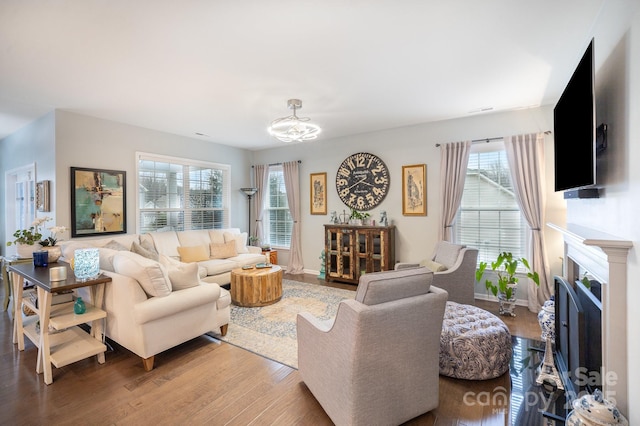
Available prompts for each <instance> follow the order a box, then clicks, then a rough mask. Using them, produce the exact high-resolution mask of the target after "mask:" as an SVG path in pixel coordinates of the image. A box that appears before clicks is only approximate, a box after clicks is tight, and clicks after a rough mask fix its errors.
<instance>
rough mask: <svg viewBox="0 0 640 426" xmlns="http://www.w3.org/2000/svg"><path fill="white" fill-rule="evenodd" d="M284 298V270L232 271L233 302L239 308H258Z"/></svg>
mask: <svg viewBox="0 0 640 426" xmlns="http://www.w3.org/2000/svg"><path fill="white" fill-rule="evenodd" d="M281 298H282V268H281V267H279V266H278V265H273V266H271V267H270V268H260V269H258V268H253V269H242V268H238V269H234V270H232V271H231V301H232V302H233V303H234V304H236V305H238V306H245V307H258V306H267V305H271V304H272V303H276V302H277V301H278V300H280V299H281Z"/></svg>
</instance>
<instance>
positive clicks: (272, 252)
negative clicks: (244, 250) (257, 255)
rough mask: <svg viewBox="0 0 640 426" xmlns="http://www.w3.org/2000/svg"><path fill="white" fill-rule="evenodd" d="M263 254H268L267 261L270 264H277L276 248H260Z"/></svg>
mask: <svg viewBox="0 0 640 426" xmlns="http://www.w3.org/2000/svg"><path fill="white" fill-rule="evenodd" d="M262 254H263V255H265V256H266V255H269V263H271V264H272V265H277V264H278V250H262Z"/></svg>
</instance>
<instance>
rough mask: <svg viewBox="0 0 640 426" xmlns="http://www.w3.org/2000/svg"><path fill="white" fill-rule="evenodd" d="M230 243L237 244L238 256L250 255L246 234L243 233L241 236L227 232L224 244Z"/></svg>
mask: <svg viewBox="0 0 640 426" xmlns="http://www.w3.org/2000/svg"><path fill="white" fill-rule="evenodd" d="M229 241H235V242H236V252H238V254H242V253H249V249H248V248H247V233H246V232H243V233H241V234H232V233H231V232H225V233H224V242H225V243H228V242H229Z"/></svg>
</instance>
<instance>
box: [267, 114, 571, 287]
mask: <svg viewBox="0 0 640 426" xmlns="http://www.w3.org/2000/svg"><path fill="white" fill-rule="evenodd" d="M552 128H553V111H552V108H551V107H544V108H534V109H527V110H520V111H514V112H507V113H495V114H484V115H475V116H471V117H469V118H464V119H456V120H447V121H440V122H436V123H429V124H423V125H418V126H411V127H402V128H397V129H392V130H388V131H382V132H375V133H366V134H361V135H356V136H351V137H345V138H339V139H333V140H323V139H321V138H320V139H318V140H316V141H313V142H307V143H299V144H293V145H289V144H287V145H285V144H283V146H282V147H280V148H274V149H267V150H262V151H257V152H255V154H254V162H255V164H270V163H277V162H283V161H292V160H302V163H301V165H300V179H301V197H302V201H301V204H302V212H301V213H302V247H303V258H304V266H305V269H306V270H308V271H310V272H317V271H319V269H320V253H321V251H322V249H323V248H324V239H323V230H324V228H323V225H324V224H325V223H327V222H328V220H329V215H327V216H317V215H311V214H310V213H309V193H310V189H309V174H310V173H317V172H327V181H328V182H327V186H328V188H327V193H328V200H327V201H328V208H327V211H328V212H331V211H332V210H336V211H338V213H341V212H342V211H343V210H346V211H349V208H348V207H347V206H346V205H345V204H343V203H342V201H341V200H340V198H339V197H338V193H337V191H336V189H335V176H336V172H337V170H338V166H339V165H340V164H341V163H342V161H343V160H344V159H345V158H346V157H347V156H349V155H350V154H353V153H356V152H370V153H372V154H376V155H378V156H379V157H380V158H381V159H382V160H383V161H384V162H385V163H386V165H387V167H388V168H389V170H390V180H391V185H390V189H389V192H388V194H387V196H386V198H385V199H384V201H383V202H382V204H381V205H379V206H378V207H377V208H375V209H373V210H372V211H371V213H372V217H373V219H375V220H378V219H379V216H380V211H382V210H386V211H387V214H388V217H389V219H390V220H393V223H394V224H395V225H396V227H397V229H396V261H402V262H411V261H419V260H422V259H424V258H426V257H427V256H429V255H430V254H431V251H432V250H433V247H434V246H435V244H436V242H437V238H438V232H437V229H438V223H439V216H440V202H439V195H438V194H439V191H440V189H439V184H440V148H437V147H436V146H435V144H436V143H447V142H455V141H460V140H468V139H481V138H490V137H498V136H508V135H515V134H523V133H534V132H544V131H546V130H552ZM545 142H546V143H545V147H546V152H547V156H546V164H547V167H546V172H547V179H546V188H547V193H548V194H549V195H548V198H547V211H546V215H547V217H546V220H547V221H553V222H556V223H564V211H565V202H564V200H563V199H562V197H561V195H560V194H554V193H553V155H552V154H553V136H552V135H549V136H547V137H546V140H545ZM422 163H424V164H426V165H427V216H426V217H425V216H420V217H415V216H403V215H402V181H401V173H402V166H403V165H410V164H422ZM545 234H546V236H547V238H548V241H547V249H548V257H549V260H550V263H551V266H552V271H551V272H552V273H554V274H559V273H561V270H562V265H561V262H560V260H559V258H560V257H561V256H562V240H561V238H559V237H558V236H557V235H555V233H552V232H551V231H549V230H547V229H545ZM281 252H282V251H281ZM286 259H287V257H286V253H282V254H280V253H279V261H280V263H283V264H286V263H285V262H286ZM521 287H524V286H521ZM520 291H522V289H520ZM476 292H477V293H480V294H486V290H485V289H484V288H483V287H482V285H478V286H477V289H476ZM518 296H519V297H520V298H526V293H525V294H522V293H519V294H518Z"/></svg>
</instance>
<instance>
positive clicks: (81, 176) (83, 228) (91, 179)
mask: <svg viewBox="0 0 640 426" xmlns="http://www.w3.org/2000/svg"><path fill="white" fill-rule="evenodd" d="M126 206H127V197H126V172H124V171H119V170H103V169H92V168H83V167H71V236H72V237H85V236H95V235H106V234H126V233H127V214H126Z"/></svg>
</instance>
